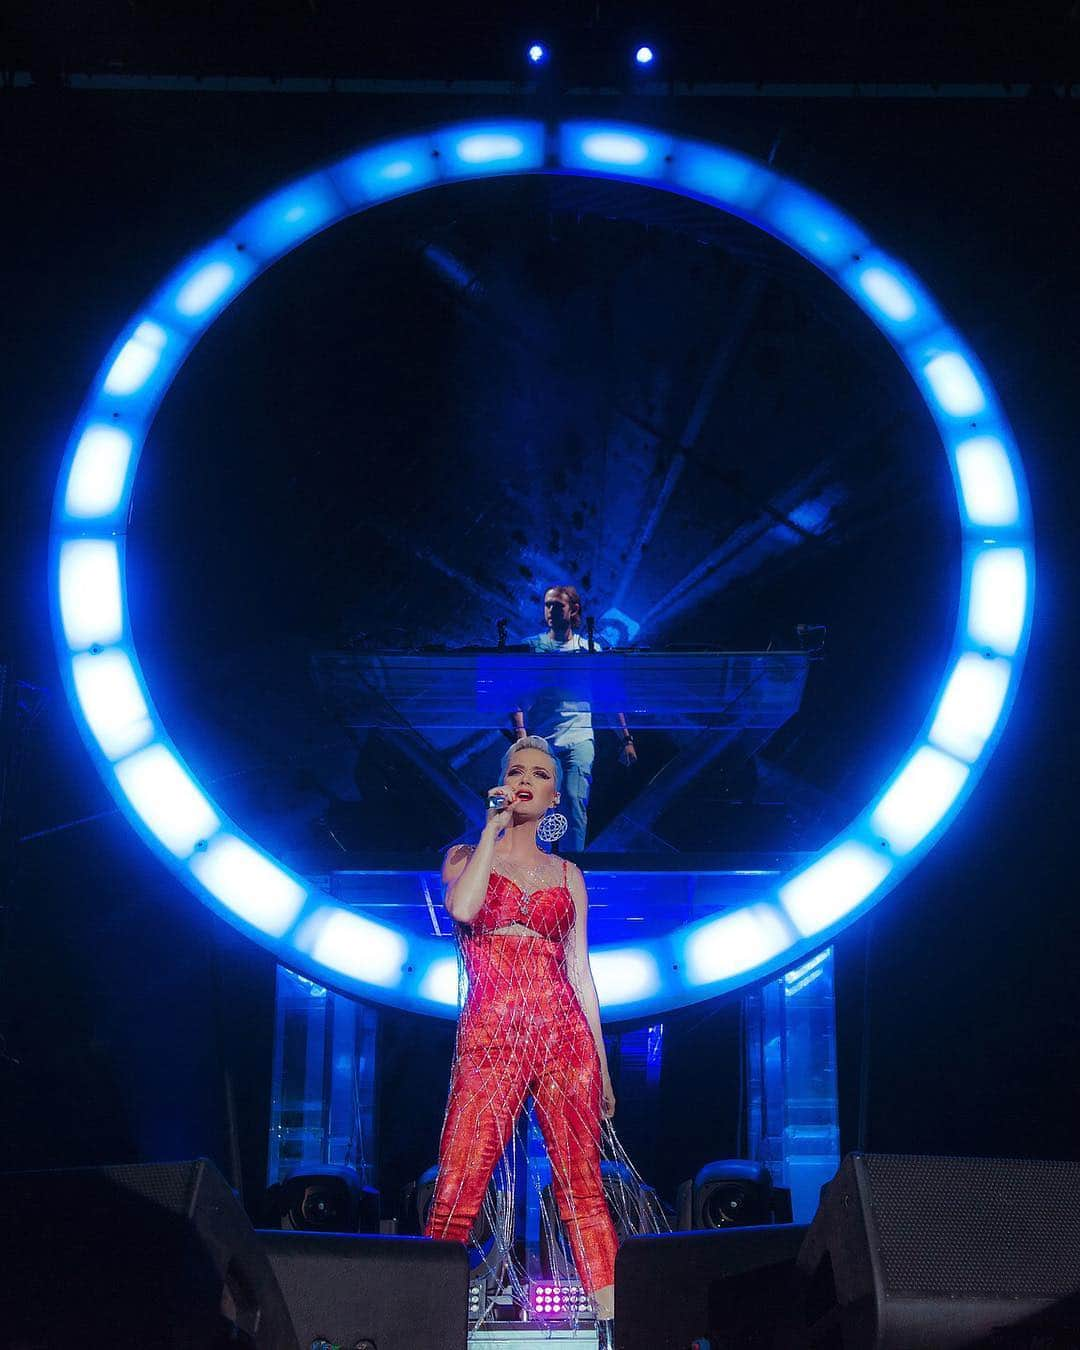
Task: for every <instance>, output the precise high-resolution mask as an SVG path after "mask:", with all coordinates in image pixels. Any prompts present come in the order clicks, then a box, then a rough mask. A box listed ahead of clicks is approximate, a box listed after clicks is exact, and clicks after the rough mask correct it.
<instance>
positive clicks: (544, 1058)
mask: <svg viewBox="0 0 1080 1350" xmlns="http://www.w3.org/2000/svg"><path fill="white" fill-rule="evenodd" d="M574 918H575V914H574V900H573V897H572V896H571V894H570V891H569V890H568V888H567V886H566V864H565V862H564V863H563V884H562V885H561V886H551V887H548V888H546V889H544V890H539V891H534V892H533V893H532V894H531V895H528V894H526V892H525V891H523V890H522V889H521V887H520V886H518V884H517V883H516V882H514V881H511V880H510V878H509V877H506V876H503V875H502V874H501V873H499V872H494V871H493V872H492V873H491V877H490V879H489V881H488V889H487V895H486V896H485V899H484V903H483V905H482V906H481V908H480V910H479V912H478V913H477V914H476V916H475V918H474V919H473V921H472V924H471V925H470V927H469V929H468V930H467V931H466V934H465V936H464V938H463V939H462V948H463V956H464V961H465V970H466V973H467V975H468V980H469V991H468V994H467V996H466V998H465V1006H464V1008H463V1009H462V1013H461V1019H460V1021H459V1023H458V1035H457V1048H456V1052H455V1056H454V1067H453V1072H452V1074H451V1078H450V1099H449V1101H448V1103H447V1107H446V1118H445V1120H444V1122H443V1131H442V1139H441V1142H440V1145H439V1176H438V1180H437V1182H436V1186H435V1196H434V1199H433V1201H432V1205H431V1210H430V1213H429V1215H428V1221H427V1227H426V1230H425V1231H426V1233H427V1236H428V1237H435V1238H450V1239H454V1240H457V1241H458V1242H466V1241H467V1240H468V1237H469V1233H470V1230H471V1229H472V1226H473V1222H474V1220H475V1219H476V1216H477V1214H478V1213H479V1211H480V1206H481V1204H482V1203H483V1199H484V1193H485V1191H486V1190H487V1185H488V1181H489V1180H490V1177H491V1174H492V1171H493V1170H494V1168H495V1165H496V1163H497V1162H498V1160H499V1158H500V1157H501V1156H502V1153H503V1150H504V1149H505V1147H506V1144H507V1141H508V1139H509V1138H510V1133H511V1131H512V1130H513V1127H514V1122H515V1121H516V1119H517V1117H518V1114H519V1112H520V1111H521V1108H522V1106H523V1104H524V1101H525V1097H526V1094H531V1095H532V1098H533V1101H534V1103H535V1106H536V1114H537V1117H538V1120H539V1123H540V1128H541V1130H542V1131H543V1134H544V1141H545V1143H546V1145H547V1150H548V1156H549V1158H550V1160H551V1169H552V1185H553V1189H554V1192H555V1200H556V1203H557V1205H558V1209H559V1214H560V1216H561V1218H562V1220H563V1224H564V1225H565V1230H566V1236H567V1238H568V1240H569V1242H570V1249H571V1251H572V1252H573V1256H574V1265H575V1266H576V1268H577V1272H578V1276H579V1278H580V1279H581V1282H582V1285H583V1286H584V1288H585V1289H586V1290H587V1291H588V1292H589V1293H593V1292H595V1291H596V1290H597V1289H602V1288H603V1287H604V1286H605V1285H609V1284H612V1283H613V1282H614V1279H615V1251H616V1246H617V1240H616V1237H615V1229H614V1227H613V1226H612V1223H611V1217H610V1215H609V1213H608V1208H607V1203H606V1201H605V1200H604V1192H603V1187H602V1184H601V1180H600V1095H601V1076H600V1060H599V1058H598V1056H597V1053H596V1044H595V1042H594V1041H593V1038H592V1033H591V1032H590V1030H589V1024H588V1022H587V1021H586V1020H585V1014H584V1012H583V1011H582V1008H581V1004H580V1003H579V1002H578V998H577V995H576V994H575V992H574V987H573V985H572V984H571V983H570V980H569V978H568V977H567V973H566V948H565V945H564V944H565V942H566V939H567V938H568V937H569V936H570V933H571V931H572V930H573V927H574ZM515 923H516V924H522V925H524V926H525V927H527V928H529V929H530V933H529V934H528V935H525V934H510V933H494V932H492V930H493V929H495V928H505V927H508V926H509V925H510V924H515Z"/></svg>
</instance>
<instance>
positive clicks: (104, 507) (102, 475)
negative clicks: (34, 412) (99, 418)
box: [64, 422, 132, 520]
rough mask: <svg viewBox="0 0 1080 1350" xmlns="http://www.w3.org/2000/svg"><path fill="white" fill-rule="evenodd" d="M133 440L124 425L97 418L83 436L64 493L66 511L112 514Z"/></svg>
mask: <svg viewBox="0 0 1080 1350" xmlns="http://www.w3.org/2000/svg"><path fill="white" fill-rule="evenodd" d="M131 451H132V441H131V437H130V435H129V434H128V433H127V432H126V431H124V430H122V429H121V428H120V427H114V426H109V425H108V424H107V423H101V422H94V423H91V425H90V426H88V427H87V428H86V430H85V431H84V432H83V434H82V436H81V437H80V438H79V444H78V446H76V449H75V455H74V458H73V459H72V461H71V472H70V473H69V474H68V481H67V490H66V491H65V493H64V511H65V512H66V513H67V515H69V516H71V517H73V518H74V519H76V520H93V519H95V518H96V517H100V516H107V515H111V514H112V512H114V511H115V510H116V508H117V507H118V506H119V505H120V502H121V500H122V498H123V495H124V485H125V483H126V482H127V472H128V465H129V464H130V462H131Z"/></svg>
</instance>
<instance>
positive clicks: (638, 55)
mask: <svg viewBox="0 0 1080 1350" xmlns="http://www.w3.org/2000/svg"><path fill="white" fill-rule="evenodd" d="M655 60H656V53H655V52H654V51H653V49H652V48H651V47H646V46H641V47H639V48H638V49H637V51H636V52H635V53H634V61H635V62H636V63H637V64H638V65H639V66H651V65H652V63H653V62H654V61H655Z"/></svg>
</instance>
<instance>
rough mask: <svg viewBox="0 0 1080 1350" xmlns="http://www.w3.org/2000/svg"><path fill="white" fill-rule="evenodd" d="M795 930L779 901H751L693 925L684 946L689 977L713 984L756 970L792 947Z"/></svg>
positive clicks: (684, 956)
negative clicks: (775, 903) (771, 902)
mask: <svg viewBox="0 0 1080 1350" xmlns="http://www.w3.org/2000/svg"><path fill="white" fill-rule="evenodd" d="M792 936H793V935H792V931H791V929H790V927H789V926H788V924H787V923H786V922H785V921H784V916H783V914H781V913H780V911H779V910H778V909H777V908H776V907H775V905H768V904H758V905H747V906H745V907H744V908H742V909H736V910H733V911H732V912H731V913H730V914H721V915H720V916H719V917H718V918H715V919H708V920H706V921H705V922H704V923H702V924H699V925H698V926H697V927H695V928H694V929H692V930H691V931H690V933H689V934H688V935H687V938H686V943H685V946H684V948H683V963H684V965H685V968H686V980H687V982H688V983H689V984H691V985H701V984H712V983H714V982H715V981H716V980H727V979H731V978H732V977H733V976H735V975H741V974H742V973H743V972H744V971H747V970H754V969H756V968H757V967H758V966H760V965H764V963H765V962H766V961H770V960H771V959H772V958H773V957H774V956H777V955H779V953H780V952H782V951H784V950H786V949H787V948H788V947H790V945H791V942H792Z"/></svg>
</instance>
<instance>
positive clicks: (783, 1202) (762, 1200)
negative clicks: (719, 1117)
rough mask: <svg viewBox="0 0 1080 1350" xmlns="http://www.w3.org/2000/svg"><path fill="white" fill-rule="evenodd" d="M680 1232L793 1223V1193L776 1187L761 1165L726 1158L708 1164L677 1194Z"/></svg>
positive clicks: (683, 1184) (739, 1159) (768, 1173)
mask: <svg viewBox="0 0 1080 1350" xmlns="http://www.w3.org/2000/svg"><path fill="white" fill-rule="evenodd" d="M676 1209H677V1211H678V1223H679V1229H680V1231H683V1232H687V1231H690V1230H692V1229H710V1228H745V1227H749V1226H757V1225H760V1224H767V1223H790V1222H791V1192H790V1191H788V1190H786V1189H784V1188H781V1187H774V1186H773V1180H772V1175H771V1174H770V1172H769V1170H768V1168H767V1167H765V1166H764V1164H762V1163H759V1162H750V1161H747V1160H746V1159H743V1158H726V1159H721V1160H718V1161H716V1162H710V1163H706V1164H705V1166H704V1167H702V1168H701V1170H700V1171H699V1172H698V1174H697V1176H695V1177H693V1178H692V1179H691V1180H689V1181H684V1182H682V1184H681V1185H680V1186H679V1189H678V1192H677V1195H676Z"/></svg>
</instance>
